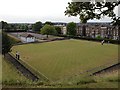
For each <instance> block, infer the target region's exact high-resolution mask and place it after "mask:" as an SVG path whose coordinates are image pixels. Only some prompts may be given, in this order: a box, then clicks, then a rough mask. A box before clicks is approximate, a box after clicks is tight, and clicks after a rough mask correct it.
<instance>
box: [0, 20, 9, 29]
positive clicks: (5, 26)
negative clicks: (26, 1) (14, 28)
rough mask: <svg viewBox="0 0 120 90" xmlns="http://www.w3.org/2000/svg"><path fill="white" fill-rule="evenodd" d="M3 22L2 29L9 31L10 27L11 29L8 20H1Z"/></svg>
mask: <svg viewBox="0 0 120 90" xmlns="http://www.w3.org/2000/svg"><path fill="white" fill-rule="evenodd" d="M1 23H2V30H4V31H8V29H9V25H8V23H7V22H4V21H1Z"/></svg>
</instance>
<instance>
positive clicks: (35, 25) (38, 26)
mask: <svg viewBox="0 0 120 90" xmlns="http://www.w3.org/2000/svg"><path fill="white" fill-rule="evenodd" d="M41 28H42V22H40V21H39V22H36V23H35V24H34V25H33V30H34V31H40V29H41Z"/></svg>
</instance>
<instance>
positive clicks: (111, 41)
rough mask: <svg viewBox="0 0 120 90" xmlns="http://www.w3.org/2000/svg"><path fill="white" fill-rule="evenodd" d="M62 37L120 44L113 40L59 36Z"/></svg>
mask: <svg viewBox="0 0 120 90" xmlns="http://www.w3.org/2000/svg"><path fill="white" fill-rule="evenodd" d="M58 36H60V37H65V38H68V39H70V38H73V39H81V40H88V41H96V42H101V41H102V40H105V42H107V43H108V42H109V43H112V44H120V41H119V40H111V39H101V38H90V37H79V36H68V35H58Z"/></svg>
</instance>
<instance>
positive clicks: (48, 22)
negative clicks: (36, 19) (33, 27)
mask: <svg viewBox="0 0 120 90" xmlns="http://www.w3.org/2000/svg"><path fill="white" fill-rule="evenodd" d="M45 24H47V25H53V23H52V22H50V21H47V22H45V23H44V25H45Z"/></svg>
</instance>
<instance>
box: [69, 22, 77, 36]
mask: <svg viewBox="0 0 120 90" xmlns="http://www.w3.org/2000/svg"><path fill="white" fill-rule="evenodd" d="M67 34H68V35H73V36H75V35H76V23H74V22H70V23H68V24H67Z"/></svg>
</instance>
